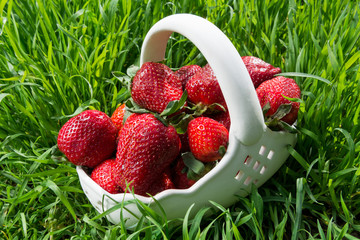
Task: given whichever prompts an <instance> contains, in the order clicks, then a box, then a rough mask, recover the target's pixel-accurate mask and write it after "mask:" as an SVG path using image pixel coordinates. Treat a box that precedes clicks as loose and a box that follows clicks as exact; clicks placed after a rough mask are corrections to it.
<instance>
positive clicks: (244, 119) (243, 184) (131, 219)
mask: <svg viewBox="0 0 360 240" xmlns="http://www.w3.org/2000/svg"><path fill="white" fill-rule="evenodd" d="M173 32H177V33H179V34H182V35H183V36H185V37H186V38H188V39H189V40H190V41H191V42H193V43H194V44H195V46H196V47H197V48H198V49H199V50H200V51H201V53H202V54H203V55H204V57H205V58H206V60H207V61H208V63H209V64H210V66H211V67H212V69H213V70H214V72H215V75H216V76H217V79H218V81H219V84H220V87H221V90H222V92H223V94H224V97H225V100H226V103H227V106H228V109H229V113H230V119H231V127H230V132H229V145H228V149H227V152H226V154H225V155H224V157H223V158H222V160H221V161H220V163H219V164H218V165H217V166H216V167H215V168H214V169H212V170H211V171H210V172H209V173H208V174H206V175H205V176H204V177H202V178H201V179H200V180H199V181H197V182H196V183H195V184H194V185H193V186H192V187H190V188H188V189H181V190H180V189H170V190H165V191H163V192H160V193H158V194H157V195H155V196H154V198H155V199H156V200H157V201H158V202H159V203H160V204H161V206H162V208H163V209H164V210H165V212H166V216H167V218H168V219H175V218H182V217H184V215H185V213H186V212H187V210H188V209H189V207H190V206H191V205H192V204H195V205H194V207H193V209H192V213H193V214H195V213H196V212H197V211H198V210H199V209H200V208H202V207H204V206H208V205H209V204H210V203H209V200H211V201H214V202H216V203H219V204H221V205H222V206H224V207H229V206H231V205H232V204H234V203H235V202H236V201H237V200H238V196H246V195H247V194H248V193H249V191H250V188H251V186H252V185H255V186H256V187H260V186H261V185H262V184H263V183H265V182H266V181H267V180H268V179H269V178H270V177H271V176H272V175H273V174H274V173H275V172H276V171H277V170H278V169H279V168H280V167H281V165H282V164H283V163H284V162H285V160H286V159H287V158H288V156H289V153H288V151H287V146H288V145H291V146H294V145H295V143H296V135H294V134H290V133H287V132H273V131H271V130H270V129H269V128H267V127H266V125H265V123H264V118H263V114H262V110H261V107H260V104H259V101H258V98H257V95H256V92H255V89H254V86H253V83H252V81H251V79H250V76H249V73H248V72H247V70H246V67H245V65H244V63H243V61H242V59H241V57H240V55H239V54H238V52H237V50H236V49H235V47H234V46H233V44H232V43H231V42H230V40H229V39H228V38H227V37H226V36H225V34H223V32H221V30H220V29H218V28H217V27H216V26H215V25H213V24H212V23H210V22H209V21H207V20H205V19H203V18H201V17H198V16H194V15H191V14H176V15H172V16H169V17H166V18H164V19H162V20H160V21H159V22H157V23H156V24H155V25H154V26H153V27H152V28H151V29H150V31H149V32H148V33H147V35H146V37H145V39H144V43H143V46H142V51H141V59H140V63H141V64H142V63H144V62H148V61H155V62H157V61H162V60H163V59H164V56H165V50H166V45H167V42H168V39H169V37H170V35H171V34H172V33H173ZM76 169H77V172H78V175H79V178H80V183H81V186H82V188H83V190H84V192H85V194H86V196H87V197H88V198H89V200H90V202H91V204H92V205H93V206H94V207H95V208H96V209H97V210H98V211H99V212H100V213H102V212H104V211H106V210H108V209H109V208H111V207H113V206H115V205H116V204H119V203H120V204H121V203H122V202H124V201H128V200H134V196H135V197H136V198H137V199H138V200H140V201H142V202H143V203H145V204H148V205H149V206H150V207H151V208H152V209H154V210H155V211H159V209H158V207H157V206H156V203H155V202H154V200H153V199H152V198H150V197H143V196H139V195H132V194H130V193H126V194H110V193H108V192H106V191H105V190H104V189H102V188H101V187H100V186H99V185H97V184H96V183H95V182H94V181H92V179H91V178H90V177H89V175H88V174H87V173H86V172H85V171H84V169H83V168H82V167H80V166H78V167H77V168H76ZM126 208H127V209H128V210H129V211H131V212H132V213H133V214H135V215H136V216H137V217H136V216H134V215H133V214H131V213H129V212H128V211H127V210H125V209H118V210H116V211H113V212H111V213H110V214H108V215H107V218H108V220H109V221H111V222H112V223H114V224H117V223H119V222H120V212H121V211H122V215H123V217H124V219H127V218H128V221H127V222H126V225H127V226H129V227H130V226H132V225H133V224H135V223H136V222H137V221H138V217H141V213H140V211H139V209H138V208H137V206H136V204H134V203H131V204H128V205H126Z"/></svg>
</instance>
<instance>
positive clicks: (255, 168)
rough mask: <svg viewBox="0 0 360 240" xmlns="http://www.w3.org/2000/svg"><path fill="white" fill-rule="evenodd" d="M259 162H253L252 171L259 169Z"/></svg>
mask: <svg viewBox="0 0 360 240" xmlns="http://www.w3.org/2000/svg"><path fill="white" fill-rule="evenodd" d="M260 164H261V163H260V162H259V161H256V162H255V164H254V166H253V169H254V170H255V171H257V170H258V169H259V167H260Z"/></svg>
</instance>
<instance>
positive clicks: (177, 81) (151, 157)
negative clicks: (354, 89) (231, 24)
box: [58, 56, 300, 196]
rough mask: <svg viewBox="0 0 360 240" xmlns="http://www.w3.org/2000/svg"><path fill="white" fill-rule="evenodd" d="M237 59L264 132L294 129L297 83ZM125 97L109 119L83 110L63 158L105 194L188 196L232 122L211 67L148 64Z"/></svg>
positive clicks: (67, 127) (66, 129)
mask: <svg viewBox="0 0 360 240" xmlns="http://www.w3.org/2000/svg"><path fill="white" fill-rule="evenodd" d="M242 59H243V61H244V63H245V65H246V67H247V69H248V71H249V74H250V77H251V79H252V81H253V83H254V86H255V88H256V92H257V94H258V97H259V101H260V104H261V107H263V109H264V117H265V120H266V122H267V123H268V124H269V126H270V127H272V128H273V129H277V130H283V129H285V128H284V126H285V125H291V124H293V123H294V122H295V121H296V118H297V112H298V109H299V103H298V102H295V101H291V100H292V99H297V98H299V97H300V89H299V87H298V86H297V84H296V83H295V81H294V80H293V79H289V78H285V77H281V76H278V77H275V76H274V75H275V74H278V73H280V72H281V70H280V68H275V67H273V66H272V65H270V64H268V63H266V62H264V61H262V60H261V59H259V58H256V57H250V56H246V57H243V58H242ZM130 90H131V98H130V99H129V100H128V101H127V102H126V103H123V104H121V105H120V106H119V107H118V108H117V109H116V110H115V111H114V113H113V114H112V116H111V117H109V116H107V115H106V114H105V113H103V112H101V111H97V110H86V111H84V112H82V113H80V114H79V115H77V116H75V117H73V118H71V119H70V120H69V121H68V122H66V123H65V124H64V126H63V127H62V128H61V129H60V131H59V135H58V147H59V149H60V151H61V152H63V153H64V154H65V155H66V157H67V158H68V160H69V161H71V162H72V163H73V164H75V165H80V166H85V167H88V168H89V169H90V170H91V178H92V179H93V180H94V181H95V182H96V183H97V184H99V185H100V186H101V187H102V188H103V189H105V190H106V191H108V192H109V193H121V192H125V191H129V190H131V191H133V192H134V193H136V194H139V195H144V196H147V195H148V194H150V195H155V194H157V193H158V192H161V191H163V190H165V189H175V188H177V189H185V188H188V187H190V186H192V185H193V184H194V183H195V182H196V181H197V180H198V179H199V178H201V177H202V176H204V175H205V174H206V173H207V172H209V171H210V170H211V169H212V168H213V167H214V166H215V165H216V164H217V163H218V162H219V161H220V160H221V158H222V156H223V155H224V154H225V152H226V149H227V145H228V139H229V129H230V117H229V112H228V109H227V105H226V102H225V100H224V96H223V94H222V92H221V89H220V86H219V83H218V81H217V79H216V76H215V74H214V72H213V70H212V69H211V67H210V65H209V64H206V65H205V66H204V67H200V66H198V65H189V66H184V67H182V68H180V69H179V70H177V71H175V72H174V71H172V70H171V69H170V68H169V67H167V66H166V65H164V64H162V63H154V62H147V63H144V64H143V65H142V66H141V68H140V69H139V70H138V71H137V72H136V74H135V76H134V77H133V79H132V81H131V85H130ZM284 96H285V97H284ZM284 124H285V125H284Z"/></svg>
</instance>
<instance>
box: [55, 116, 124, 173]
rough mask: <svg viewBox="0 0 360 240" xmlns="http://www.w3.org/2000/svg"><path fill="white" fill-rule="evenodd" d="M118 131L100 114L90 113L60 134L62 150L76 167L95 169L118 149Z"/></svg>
mask: <svg viewBox="0 0 360 240" xmlns="http://www.w3.org/2000/svg"><path fill="white" fill-rule="evenodd" d="M117 132H118V130H117V128H116V126H115V125H114V124H113V122H112V121H111V119H110V118H109V117H108V116H107V115H106V114H105V113H103V112H101V111H98V110H86V111H84V112H82V113H80V114H78V115H76V116H75V117H72V118H71V119H69V121H67V122H66V123H65V124H64V125H63V126H62V128H61V129H60V131H59V135H58V138H57V143H58V147H59V150H60V151H61V152H62V153H64V154H65V156H66V157H67V158H68V159H69V161H70V162H72V163H73V164H75V165H81V166H87V167H90V168H93V167H95V166H96V165H98V164H99V163H100V162H102V161H104V160H105V159H108V158H110V157H111V156H112V154H113V153H114V151H115V149H116V136H117Z"/></svg>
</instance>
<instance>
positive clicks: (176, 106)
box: [160, 90, 188, 116]
mask: <svg viewBox="0 0 360 240" xmlns="http://www.w3.org/2000/svg"><path fill="white" fill-rule="evenodd" d="M187 96H188V94H187V91H186V90H185V91H184V92H183V94H182V95H181V98H180V99H179V100H174V101H171V102H169V103H168V104H167V105H166V108H165V110H164V111H162V112H161V113H160V116H170V115H171V114H174V113H176V112H177V111H179V110H180V109H182V108H183V107H184V106H185V103H186V100H187Z"/></svg>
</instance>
